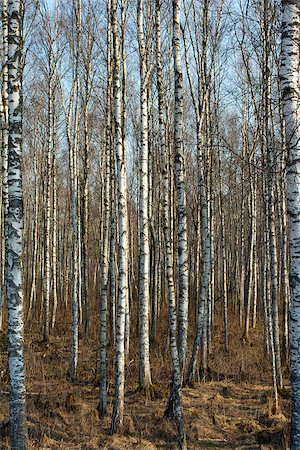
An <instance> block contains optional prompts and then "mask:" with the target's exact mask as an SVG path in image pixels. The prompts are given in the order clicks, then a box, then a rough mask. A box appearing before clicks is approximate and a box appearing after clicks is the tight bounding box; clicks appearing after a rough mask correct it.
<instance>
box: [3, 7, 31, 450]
mask: <svg viewBox="0 0 300 450" xmlns="http://www.w3.org/2000/svg"><path fill="white" fill-rule="evenodd" d="M23 13H24V4H23V1H18V0H10V1H9V4H8V124H9V137H8V205H9V207H8V241H7V250H8V252H7V299H8V354H9V356H8V362H9V374H10V420H9V424H10V439H11V448H12V450H22V449H24V450H25V449H27V448H28V436H27V425H26V390H25V365H24V324H23V290H22V268H21V255H22V240H23V189H22V71H23V60H22V58H23V55H22V49H23V34H22V31H23Z"/></svg>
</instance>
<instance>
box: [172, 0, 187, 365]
mask: <svg viewBox="0 0 300 450" xmlns="http://www.w3.org/2000/svg"><path fill="white" fill-rule="evenodd" d="M180 7H181V1H180V0H173V58H174V73H175V87H174V94H175V119H174V144H175V177H176V191H177V204H176V211H177V220H178V232H177V234H178V236H177V252H178V300H179V315H178V319H179V320H178V325H179V330H178V331H179V347H178V351H179V359H180V367H181V370H182V371H183V370H184V366H185V359H186V347H187V331H188V300H189V298H188V296H189V292H188V287H189V283H188V279H189V273H188V247H187V217H186V193H185V180H184V178H185V167H184V151H183V80H182V64H181V54H180Z"/></svg>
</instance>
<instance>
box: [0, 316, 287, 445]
mask: <svg viewBox="0 0 300 450" xmlns="http://www.w3.org/2000/svg"><path fill="white" fill-rule="evenodd" d="M65 327H66V328H65V329H63V328H62V329H61V330H60V333H58V332H56V334H55V335H54V336H52V337H51V340H50V342H49V344H47V345H46V344H44V343H43V342H41V341H40V336H39V335H38V334H37V330H38V328H37V324H32V325H31V327H30V329H27V337H26V362H27V391H28V394H27V398H28V426H29V436H30V446H31V447H30V448H31V449H40V450H41V449H51V450H55V449H68V450H73V449H86V450H92V449H110V450H123V449H125V450H126V449H136V450H153V449H160V450H172V449H177V448H178V441H177V430H176V426H175V424H174V423H173V422H172V421H170V420H168V419H166V418H164V409H165V407H166V402H167V397H168V385H169V380H170V360H169V354H168V351H167V342H166V341H165V340H164V339H157V340H156V341H155V342H154V343H152V346H151V361H152V367H153V373H152V377H153V381H155V384H154V385H153V389H152V390H151V396H150V397H151V398H150V399H148V400H146V399H145V397H144V395H143V393H141V392H140V391H139V390H138V384H137V380H138V346H137V345H136V342H135V341H134V339H133V340H132V343H133V344H132V348H131V352H130V355H129V358H128V361H127V375H126V397H125V417H124V425H123V435H116V436H109V428H110V414H111V411H112V401H113V386H112V384H110V385H109V386H108V415H107V416H105V417H102V418H99V416H98V413H97V405H98V395H99V387H98V369H99V367H98V364H97V359H98V349H99V342H98V339H97V336H98V330H97V328H96V327H95V328H94V329H93V330H92V331H91V336H90V338H89V339H81V342H80V354H79V368H78V382H77V383H71V382H70V380H69V377H68V367H69V333H68V328H67V327H68V323H66V324H65ZM27 328H29V327H27ZM218 329H220V328H219V327H218ZM240 334H241V331H240V330H238V329H236V330H235V329H234V328H231V329H230V352H229V353H228V354H227V353H224V351H223V348H222V336H221V334H220V335H215V342H214V353H213V357H211V358H210V370H209V372H208V376H207V381H206V382H205V383H203V382H197V383H194V384H193V387H192V388H191V387H188V388H184V389H183V401H184V411H185V424H186V431H187V438H188V448H189V450H196V449H208V450H209V449H244V450H246V449H249V450H250V449H253V450H254V449H265V450H266V449H269V450H271V449H280V450H284V449H286V448H288V429H289V388H288V387H287V388H285V389H283V390H282V391H281V392H280V394H281V395H280V409H281V412H280V414H278V415H277V416H273V415H272V402H273V399H272V389H271V387H270V367H269V363H268V361H267V358H266V357H264V356H263V352H262V351H261V350H260V349H261V348H262V333H261V330H257V331H255V332H253V331H252V335H251V339H250V341H249V342H243V341H242V340H241V339H240ZM191 335H192V333H191ZM164 336H165V337H166V336H167V334H165V335H164ZM6 360H7V348H6V336H5V335H3V334H2V335H0V375H1V389H2V394H1V410H0V422H2V426H1V427H0V448H1V449H7V448H9V445H8V426H7V423H6V422H5V420H6V419H7V417H8V395H7V390H8V379H7V372H6V371H5V366H6ZM108 377H109V380H113V353H112V352H111V351H110V350H109V354H108Z"/></svg>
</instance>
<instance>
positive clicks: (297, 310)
mask: <svg viewBox="0 0 300 450" xmlns="http://www.w3.org/2000/svg"><path fill="white" fill-rule="evenodd" d="M282 8H283V16H282V59H281V72H280V78H281V86H282V102H283V115H284V120H285V126H286V146H287V151H288V165H287V190H288V192H287V203H288V214H289V226H290V249H291V268H290V282H291V321H290V355H291V383H292V423H291V449H292V450H297V449H298V448H300V353H299V340H300V255H299V247H300V220H299V218H300V163H299V161H300V115H299V107H300V89H299V37H300V35H299V31H300V8H299V2H298V1H297V0H289V1H288V0H283V1H282Z"/></svg>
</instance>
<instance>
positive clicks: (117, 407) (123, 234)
mask: <svg viewBox="0 0 300 450" xmlns="http://www.w3.org/2000/svg"><path fill="white" fill-rule="evenodd" d="M112 33H113V49H114V72H113V92H114V103H115V146H116V162H117V185H118V214H119V230H118V231H119V242H118V244H119V252H118V256H119V260H118V269H119V277H118V317H117V339H116V353H117V354H116V378H115V396H114V406H113V415H112V422H111V428H110V433H111V434H113V433H115V432H116V431H117V430H118V429H119V428H120V427H121V426H122V424H123V415H124V383H125V319H126V304H127V301H128V219H127V186H126V155H125V154H124V151H123V150H124V149H123V145H122V112H121V88H120V51H119V42H120V39H119V31H118V11H117V0H112Z"/></svg>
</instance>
